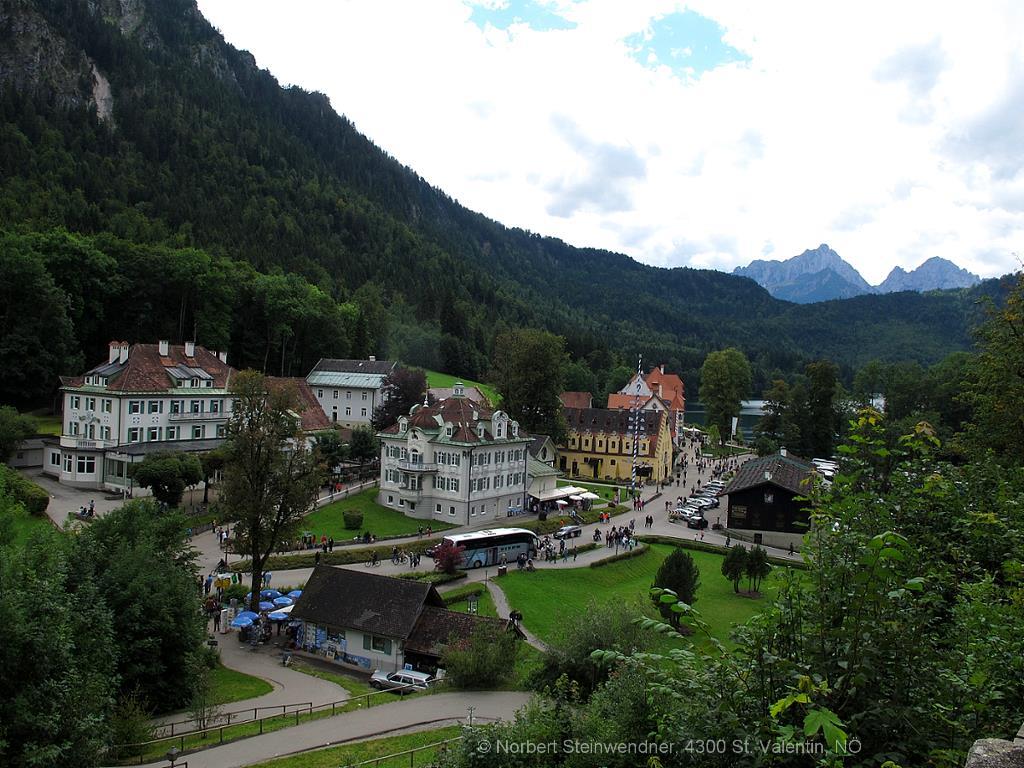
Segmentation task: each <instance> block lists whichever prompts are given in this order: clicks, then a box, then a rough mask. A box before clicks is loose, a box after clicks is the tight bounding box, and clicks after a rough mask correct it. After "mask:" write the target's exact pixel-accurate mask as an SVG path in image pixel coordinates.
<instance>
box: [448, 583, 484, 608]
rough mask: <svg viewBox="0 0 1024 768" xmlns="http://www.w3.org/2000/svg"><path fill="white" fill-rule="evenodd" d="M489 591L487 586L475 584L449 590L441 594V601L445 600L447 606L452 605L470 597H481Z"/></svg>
mask: <svg viewBox="0 0 1024 768" xmlns="http://www.w3.org/2000/svg"><path fill="white" fill-rule="evenodd" d="M486 591H487V587H486V585H484V584H483V583H482V582H479V581H477V582H474V583H472V584H466V585H464V586H461V587H456V588H455V589H451V590H448V591H447V592H443V593H442V594H441V599H442V600H444V604H445V605H452V604H453V603H460V602H462V601H463V600H465V599H467V598H468V597H469V596H470V595H481V594H483V593H484V592H486Z"/></svg>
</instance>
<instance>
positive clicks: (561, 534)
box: [554, 525, 583, 539]
mask: <svg viewBox="0 0 1024 768" xmlns="http://www.w3.org/2000/svg"><path fill="white" fill-rule="evenodd" d="M582 535H583V529H582V528H580V526H578V525H563V526H562V527H561V528H559V529H558V530H557V531H555V533H554V536H555V538H556V539H578V538H579V537H580V536H582Z"/></svg>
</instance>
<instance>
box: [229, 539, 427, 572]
mask: <svg viewBox="0 0 1024 768" xmlns="http://www.w3.org/2000/svg"><path fill="white" fill-rule="evenodd" d="M438 541H440V537H434V538H429V539H422V540H420V541H409V542H406V543H405V544H403V545H402V549H403V550H404V551H405V554H407V555H408V554H409V553H410V552H418V553H420V554H423V552H424V551H425V550H426V549H427V548H428V547H430V546H433V545H434V544H437V542H438ZM319 551H320V550H315V549H310V550H306V551H304V552H299V553H297V554H294V555H273V556H271V558H270V559H269V560H268V561H267V564H266V565H265V566H264V570H267V571H288V570H291V569H293V568H312V567H313V566H314V565H315V564H316V553H317V552H319ZM374 551H376V552H377V555H378V557H380V559H381V560H382V561H384V562H387V561H388V560H390V559H391V547H390V546H389V545H387V544H386V543H383V542H381V541H378V542H377V544H376V545H374V544H368V545H366V546H362V547H358V548H357V547H345V548H344V549H338V548H337V547H335V550H334V551H333V552H320V562H321V563H324V564H326V565H349V564H351V563H365V562H367V561H369V559H370V553H371V552H374ZM229 567H230V568H231V570H233V571H246V570H248V569H249V567H250V565H249V561H248V560H239V561H238V562H237V563H232V564H231V565H230V566H229Z"/></svg>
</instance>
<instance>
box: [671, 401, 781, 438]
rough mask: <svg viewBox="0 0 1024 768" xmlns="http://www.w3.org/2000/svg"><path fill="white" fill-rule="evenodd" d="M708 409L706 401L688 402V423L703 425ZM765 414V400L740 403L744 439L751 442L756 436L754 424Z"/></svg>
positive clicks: (741, 429) (741, 430)
mask: <svg viewBox="0 0 1024 768" xmlns="http://www.w3.org/2000/svg"><path fill="white" fill-rule="evenodd" d="M707 415H708V413H707V410H706V409H705V408H704V403H691V402H689V401H687V403H686V423H687V424H692V425H694V426H697V427H703V426H704V423H705V422H706V421H707ZM763 415H764V400H744V401H743V402H741V403H740V424H739V427H740V432H742V433H743V439H744V440H746V441H747V442H750V441H751V440H752V439H753V437H754V425H755V424H757V422H758V420H759V419H760V418H761V416H763Z"/></svg>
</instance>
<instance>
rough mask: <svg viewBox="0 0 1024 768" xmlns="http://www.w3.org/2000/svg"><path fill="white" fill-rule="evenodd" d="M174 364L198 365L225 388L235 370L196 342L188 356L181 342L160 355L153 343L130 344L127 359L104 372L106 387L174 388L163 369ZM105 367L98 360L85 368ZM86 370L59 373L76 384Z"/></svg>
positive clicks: (128, 389) (66, 381)
mask: <svg viewBox="0 0 1024 768" xmlns="http://www.w3.org/2000/svg"><path fill="white" fill-rule="evenodd" d="M178 365H183V366H187V367H189V368H200V369H202V370H203V371H205V372H206V373H208V374H209V375H210V376H212V377H213V386H214V387H216V388H217V389H225V388H227V386H228V383H229V382H230V381H231V379H232V377H233V376H234V375H235V373H236V371H235V369H234V368H232V367H231V366H230V365H228V364H227V363H223V362H221V360H220V358H219V357H217V355H216V354H214V353H213V352H211V351H209V350H208V349H206V348H205V347H201V346H199V345H198V344H197V345H196V348H195V354H194V355H193V356H192V357H186V356H185V345H184V344H172V345H170V347H169V348H168V353H167V355H166V356H161V355H160V348H159V346H158V345H157V344H133V345H132V346H131V348H130V349H129V351H128V360H127V362H125V363H124V365H123V366H120V367H119V368H118V369H117V370H114V371H112V372H110V373H109V374H107V378H108V383H107V389H108V390H110V391H112V392H159V391H163V390H172V389H176V388H177V387H176V385H175V380H174V379H173V378H172V377H171V376H170V374H169V373H168V372H167V369H168V368H173V367H175V366H178ZM107 367H109V364H107V363H100V364H99V365H96V366H94V367H93V368H91V369H89V371H88V372H87V373H92V372H93V371H97V370H99V369H102V368H107ZM85 376H86V374H82V375H81V376H70V377H65V376H62V377H61V383H62V384H63V385H64V386H69V387H80V386H82V385H83V384H84V383H85Z"/></svg>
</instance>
